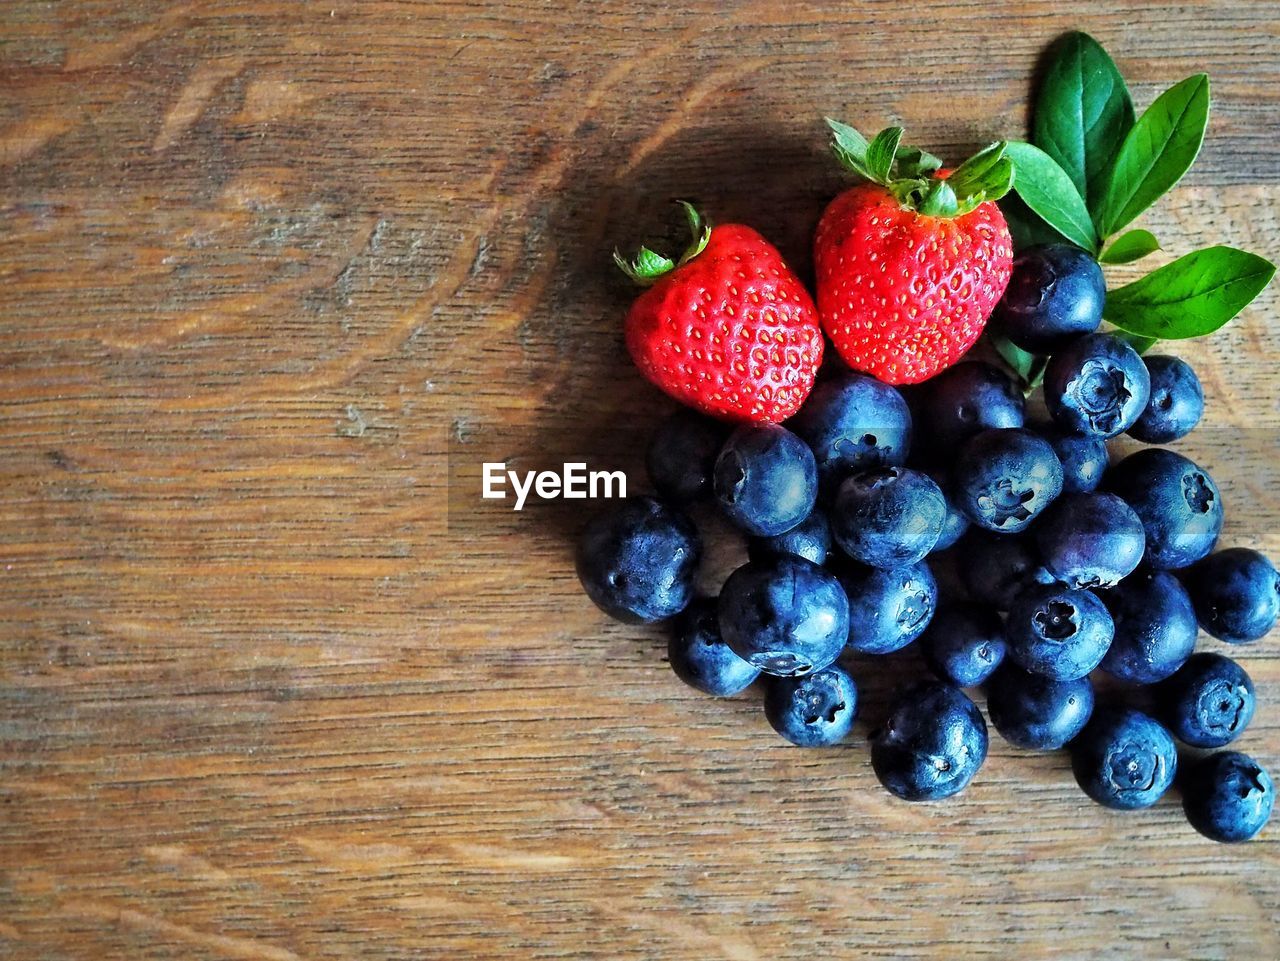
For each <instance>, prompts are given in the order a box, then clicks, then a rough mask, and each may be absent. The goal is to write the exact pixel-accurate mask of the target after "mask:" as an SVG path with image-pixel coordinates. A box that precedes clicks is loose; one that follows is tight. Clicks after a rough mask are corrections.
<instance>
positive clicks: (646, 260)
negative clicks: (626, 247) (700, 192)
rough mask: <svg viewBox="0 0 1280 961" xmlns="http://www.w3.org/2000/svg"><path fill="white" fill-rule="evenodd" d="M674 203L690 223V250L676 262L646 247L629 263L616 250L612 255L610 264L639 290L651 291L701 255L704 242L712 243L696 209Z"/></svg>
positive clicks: (685, 203) (703, 221) (707, 224)
mask: <svg viewBox="0 0 1280 961" xmlns="http://www.w3.org/2000/svg"><path fill="white" fill-rule="evenodd" d="M676 203H678V204H679V205H680V206H681V207H683V208H684V214H685V219H686V220H687V221H688V223H689V233H690V235H691V236H692V240H690V242H689V246H688V247H686V248H685V250H684V253H683V254H681V255H680V259H679V260H672V259H671V258H670V257H666V256H663V255H662V254H660V253H657V252H656V251H653V250H650V249H649V248H648V247H641V248H640V249H639V250H638V251H636V255H635V256H634V257H633V258H632V259H631V260H627V258H625V257H623V256H622V254H621V253H619V252H618V251H617V250H615V251H614V252H613V262H614V263H615V264H617V265H618V269H619V270H621V271H622V272H623V273H624V274H626V275H627V276H628V277H630V278H631V279H632V280H633V281H635V282H636V283H637V284H639V285H640V286H641V287H650V286H652V285H653V284H654V283H656V282H657V281H658V279H659V278H660V277H662V276H664V275H665V274H669V273H670V272H671V271H673V270H675V269H676V268H677V267H683V266H684V265H685V264H687V263H688V262H689V261H691V260H693V258H694V257H696V256H698V254H700V253H702V251H703V250H705V249H706V246H707V242H708V241H710V240H711V224H709V223H708V222H707V221H706V220H705V219H704V218H703V216H702V214H700V213H698V210H697V208H696V207H694V206H693V204H691V203H689V202H688V201H685V200H677V201H676Z"/></svg>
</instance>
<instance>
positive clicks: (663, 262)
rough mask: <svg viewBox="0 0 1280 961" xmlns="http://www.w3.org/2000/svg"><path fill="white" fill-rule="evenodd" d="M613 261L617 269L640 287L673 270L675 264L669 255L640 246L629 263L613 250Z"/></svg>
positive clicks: (646, 285)
mask: <svg viewBox="0 0 1280 961" xmlns="http://www.w3.org/2000/svg"><path fill="white" fill-rule="evenodd" d="M613 262H614V263H615V264H617V265H618V269H619V270H621V271H622V272H623V273H624V274H626V275H627V276H628V277H630V278H631V279H632V280H634V281H635V282H636V283H637V284H640V285H641V286H642V287H648V286H649V285H650V284H652V283H653V282H654V281H655V280H657V279H658V278H659V277H661V276H662V275H663V274H665V273H669V272H670V271H672V270H674V269H675V266H676V265H675V262H674V261H673V260H672V259H671V258H670V257H664V256H662V254H659V253H655V252H654V251H652V250H650V249H649V248H648V247H641V248H640V249H639V250H638V251H637V252H636V257H635V260H633V261H631V262H630V263H628V262H627V259H626V258H625V257H623V256H622V254H620V253H618V251H616V250H615V251H614V252H613Z"/></svg>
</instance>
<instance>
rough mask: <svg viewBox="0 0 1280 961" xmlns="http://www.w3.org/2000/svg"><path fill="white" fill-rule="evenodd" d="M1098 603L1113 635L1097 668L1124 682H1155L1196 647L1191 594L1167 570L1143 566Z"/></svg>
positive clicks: (1180, 664)
mask: <svg viewBox="0 0 1280 961" xmlns="http://www.w3.org/2000/svg"><path fill="white" fill-rule="evenodd" d="M1100 596H1101V597H1102V603H1104V604H1106V605H1107V610H1108V611H1110V612H1111V620H1112V622H1113V623H1114V624H1115V636H1114V637H1113V638H1112V640H1111V647H1110V648H1109V649H1108V650H1107V656H1106V657H1104V658H1103V659H1102V669H1103V670H1104V671H1106V672H1107V673H1108V674H1110V675H1111V676H1112V677H1115V678H1118V679H1120V680H1121V681H1125V682H1127V683H1129V684H1154V683H1155V682H1156V681H1162V680H1164V679H1165V678H1166V677H1168V676H1169V675H1170V674H1172V673H1173V672H1174V671H1176V670H1177V669H1178V668H1180V667H1181V666H1182V665H1183V664H1184V663H1185V662H1186V660H1187V658H1188V657H1190V656H1191V652H1192V651H1193V650H1195V646H1196V634H1197V633H1198V631H1197V628H1196V614H1195V611H1194V610H1192V608H1191V598H1189V597H1187V592H1186V591H1185V590H1184V589H1183V587H1182V584H1181V583H1180V582H1179V581H1178V579H1177V578H1176V577H1174V576H1173V575H1172V574H1170V573H1168V572H1167V571H1152V570H1148V569H1146V568H1144V569H1142V570H1141V571H1138V572H1137V573H1136V574H1131V575H1130V576H1128V577H1126V578H1125V579H1124V580H1123V581H1121V582H1120V583H1119V584H1117V585H1116V586H1115V587H1113V588H1112V589H1111V590H1109V591H1102V592H1101V595H1100Z"/></svg>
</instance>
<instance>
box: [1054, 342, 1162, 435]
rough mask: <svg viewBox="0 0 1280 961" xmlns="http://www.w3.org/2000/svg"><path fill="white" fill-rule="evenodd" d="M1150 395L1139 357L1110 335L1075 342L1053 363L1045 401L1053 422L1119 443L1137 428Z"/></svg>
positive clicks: (1148, 377)
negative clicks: (1125, 433)
mask: <svg viewBox="0 0 1280 961" xmlns="http://www.w3.org/2000/svg"><path fill="white" fill-rule="evenodd" d="M1150 392H1151V375H1150V374H1148V373H1147V367H1146V365H1145V364H1144V363H1143V362H1142V358H1141V357H1139V356H1138V352H1137V351H1136V350H1134V349H1133V348H1132V347H1130V346H1129V345H1128V344H1127V343H1125V342H1124V341H1123V340H1121V339H1120V338H1119V337H1113V336H1112V335H1111V334H1089V335H1087V336H1085V337H1081V338H1079V339H1078V340H1073V341H1072V342H1071V343H1070V344H1068V345H1067V346H1066V347H1064V348H1062V349H1061V350H1060V351H1058V352H1057V353H1055V354H1054V355H1053V357H1051V358H1050V360H1049V366H1048V367H1046V368H1045V374H1044V399H1045V403H1046V404H1048V406H1049V413H1050V414H1051V415H1052V416H1053V419H1054V421H1055V422H1056V423H1057V424H1058V425H1059V426H1060V427H1063V428H1064V429H1066V430H1070V431H1074V432H1076V433H1078V434H1087V435H1089V436H1091V437H1115V436H1116V434H1119V433H1121V432H1123V431H1125V430H1128V429H1129V428H1130V427H1132V426H1133V422H1134V421H1136V420H1137V419H1138V415H1140V414H1141V413H1142V411H1143V409H1144V408H1145V407H1146V406H1147V398H1148V397H1149V396H1150Z"/></svg>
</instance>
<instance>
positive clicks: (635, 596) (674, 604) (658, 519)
mask: <svg viewBox="0 0 1280 961" xmlns="http://www.w3.org/2000/svg"><path fill="white" fill-rule="evenodd" d="M701 559H702V542H701V541H700V540H699V539H698V531H697V529H696V528H695V527H694V526H693V522H692V521H691V520H689V518H687V517H685V515H684V514H683V513H682V512H681V511H679V510H677V509H676V508H674V507H669V506H668V505H666V504H663V503H662V502H661V501H659V500H656V499H654V498H652V497H634V498H630V499H628V500H624V501H623V502H622V503H620V504H618V505H617V506H616V507H614V508H613V509H612V510H609V511H607V512H606V513H604V514H601V515H599V516H598V517H596V518H594V519H593V520H592V521H591V522H590V523H588V524H587V526H586V529H585V530H584V531H583V532H582V537H581V539H580V540H579V541H578V552H577V558H576V561H577V569H578V579H579V580H581V581H582V587H583V589H584V590H585V591H586V592H587V596H588V597H590V598H591V600H592V601H593V602H595V604H596V606H597V607H599V608H600V609H601V610H602V611H604V612H605V613H606V614H608V615H609V616H610V617H615V618H617V619H618V620H620V621H625V622H627V623H630V624H644V623H649V622H652V621H660V620H662V619H664V618H667V617H672V616H673V615H675V614H679V613H680V612H681V611H682V610H684V609H685V607H686V606H687V605H688V603H689V601H690V600H692V598H693V579H694V575H695V574H696V573H697V570H698V562H699V561H700V560H701Z"/></svg>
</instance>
